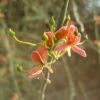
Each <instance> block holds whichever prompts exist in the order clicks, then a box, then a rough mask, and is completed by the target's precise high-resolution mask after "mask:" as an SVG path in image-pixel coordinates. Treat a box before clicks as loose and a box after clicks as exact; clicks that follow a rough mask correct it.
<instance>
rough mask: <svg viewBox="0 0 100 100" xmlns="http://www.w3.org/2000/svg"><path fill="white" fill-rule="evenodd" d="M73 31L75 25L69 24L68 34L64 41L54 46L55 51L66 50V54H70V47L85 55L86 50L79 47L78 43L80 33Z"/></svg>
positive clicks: (75, 29)
mask: <svg viewBox="0 0 100 100" xmlns="http://www.w3.org/2000/svg"><path fill="white" fill-rule="evenodd" d="M75 32H77V28H76V27H75V26H73V27H72V26H71V27H70V28H69V32H68V35H67V37H66V43H64V44H62V45H60V46H58V47H57V48H56V50H57V51H67V53H68V55H69V56H71V53H70V51H71V49H72V50H73V51H74V52H76V53H78V54H79V55H81V56H83V57H86V52H85V51H84V50H83V49H81V48H79V47H78V45H79V44H80V40H81V35H80V34H79V33H77V35H76V34H75Z"/></svg>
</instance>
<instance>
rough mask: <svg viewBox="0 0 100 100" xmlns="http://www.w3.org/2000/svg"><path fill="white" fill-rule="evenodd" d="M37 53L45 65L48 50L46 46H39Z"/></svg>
mask: <svg viewBox="0 0 100 100" xmlns="http://www.w3.org/2000/svg"><path fill="white" fill-rule="evenodd" d="M36 51H37V52H38V53H39V56H40V59H41V61H42V62H43V63H44V62H45V61H47V59H48V49H47V48H46V47H45V46H43V45H41V46H39V47H38V48H37V50H36Z"/></svg>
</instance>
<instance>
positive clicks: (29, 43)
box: [13, 36, 36, 46]
mask: <svg viewBox="0 0 100 100" xmlns="http://www.w3.org/2000/svg"><path fill="white" fill-rule="evenodd" d="M13 38H14V39H15V40H16V41H17V42H19V43H23V44H26V45H30V46H36V44H33V43H31V42H26V41H21V40H19V39H18V38H17V37H16V36H13Z"/></svg>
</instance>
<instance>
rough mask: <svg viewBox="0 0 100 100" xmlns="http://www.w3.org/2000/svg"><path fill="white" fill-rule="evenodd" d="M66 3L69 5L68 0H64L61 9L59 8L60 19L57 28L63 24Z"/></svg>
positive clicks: (66, 7)
mask: <svg viewBox="0 0 100 100" xmlns="http://www.w3.org/2000/svg"><path fill="white" fill-rule="evenodd" d="M68 5H69V0H65V1H64V5H63V7H62V10H61V13H60V19H59V21H58V26H57V29H58V28H60V27H61V26H63V24H64V21H65V19H66V14H67V9H68Z"/></svg>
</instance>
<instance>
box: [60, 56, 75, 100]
mask: <svg viewBox="0 0 100 100" xmlns="http://www.w3.org/2000/svg"><path fill="white" fill-rule="evenodd" d="M62 61H63V64H64V68H65V71H66V73H67V76H68V82H69V88H70V99H69V100H74V98H75V96H76V93H77V92H76V88H75V84H74V81H73V77H72V74H71V71H70V69H69V66H68V64H67V62H66V59H65V58H64V57H63V58H62Z"/></svg>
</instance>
